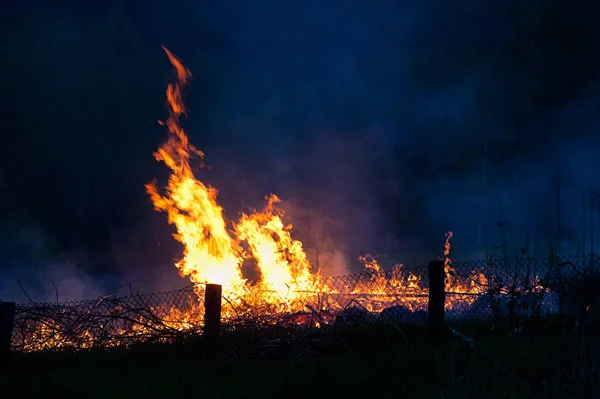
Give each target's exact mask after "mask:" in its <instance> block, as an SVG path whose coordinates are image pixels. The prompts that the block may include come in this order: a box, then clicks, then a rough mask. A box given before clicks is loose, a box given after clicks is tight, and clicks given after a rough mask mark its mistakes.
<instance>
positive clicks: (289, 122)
mask: <svg viewBox="0 0 600 399" xmlns="http://www.w3.org/2000/svg"><path fill="white" fill-rule="evenodd" d="M11 3H15V4H11ZM84 4H85V5H84ZM0 15H1V18H2V19H1V20H0V43H1V48H2V49H3V55H2V62H1V64H0V67H1V73H0V89H1V91H2V93H4V95H3V102H2V107H0V114H1V115H0V117H1V119H0V120H1V121H2V125H1V128H0V131H1V133H2V149H3V151H2V154H3V155H2V158H1V163H2V167H1V169H0V187H1V190H2V195H1V197H0V213H1V215H0V216H1V219H0V220H1V221H2V223H0V235H1V236H2V240H1V244H0V268H1V269H0V270H4V271H5V273H4V274H5V275H6V276H11V275H12V274H14V273H18V274H20V275H31V276H35V278H34V277H32V279H33V280H34V281H36V282H40V284H42V285H43V284H45V283H47V281H48V280H50V279H60V280H61V281H66V282H65V283H64V285H65V286H66V287H71V288H65V289H66V290H71V291H73V292H76V294H78V295H84V294H85V295H86V296H89V294H90V290H91V289H92V288H90V287H91V286H94V284H95V283H93V282H94V281H101V280H102V279H103V278H106V276H114V278H115V279H116V280H118V281H121V280H123V279H127V278H132V277H142V278H146V279H148V280H151V279H153V278H155V277H152V276H162V271H163V270H169V271H171V270H172V269H174V267H173V266H172V259H173V258H176V257H178V256H179V255H180V250H181V249H180V248H179V246H178V245H177V244H176V243H175V242H174V240H173V239H172V238H171V237H170V234H171V233H172V230H171V228H170V227H169V226H168V225H167V223H166V216H165V215H163V214H159V213H156V212H154V211H153V210H152V205H151V203H150V201H149V199H148V197H147V195H146V193H145V192H144V184H145V183H146V182H148V181H150V180H151V179H153V178H155V177H156V178H159V179H160V181H162V182H164V179H165V178H166V176H167V170H166V168H165V167H164V165H162V164H159V163H157V162H155V160H154V159H153V157H152V152H153V151H154V150H155V149H156V148H157V146H158V145H160V143H161V142H162V141H163V140H165V138H166V134H167V133H166V131H165V130H164V129H163V128H161V127H160V126H159V125H158V124H157V123H156V121H157V120H158V119H162V118H164V117H165V113H166V111H165V108H164V89H165V87H166V84H167V82H168V81H169V79H170V78H171V75H170V73H171V66H170V64H169V63H168V60H167V57H166V56H165V55H164V53H163V52H162V49H161V48H160V45H161V44H164V45H165V46H166V47H168V48H169V49H170V50H172V51H173V52H174V53H175V54H177V55H178V56H179V57H181V58H182V60H183V61H184V63H185V64H186V65H187V66H188V67H189V68H190V69H191V71H192V74H193V75H194V80H193V82H192V84H191V86H190V88H189V91H188V94H187V98H186V102H187V105H188V107H189V109H190V115H189V118H188V119H187V120H186V121H185V122H184V127H185V128H186V129H187V132H188V134H189V136H190V138H191V140H192V142H193V143H194V144H195V145H196V146H197V147H199V148H201V149H202V150H203V151H204V152H206V154H207V157H206V161H207V163H208V164H209V165H210V166H211V168H210V170H207V169H205V170H202V171H200V172H199V177H201V178H202V180H204V181H207V182H209V183H210V184H213V185H214V186H216V187H217V188H218V189H219V191H220V201H221V202H222V204H224V206H225V208H226V209H227V212H228V215H229V216H230V217H231V218H235V217H236V215H237V214H238V213H239V212H240V211H242V210H246V209H248V207H260V206H261V200H262V198H263V197H264V196H265V195H266V194H268V193H270V192H274V193H277V194H278V195H280V196H281V197H282V198H283V199H284V207H285V208H286V209H288V210H289V211H290V214H291V215H292V216H295V217H296V220H297V222H296V226H297V228H298V235H299V236H300V237H303V238H305V237H306V236H310V234H311V233H310V231H313V230H314V227H313V225H314V224H319V226H318V228H326V229H328V232H329V233H328V234H329V237H330V244H329V247H330V252H331V256H332V257H333V256H336V257H341V258H346V259H353V258H355V257H356V255H357V254H359V253H365V252H371V253H378V254H379V253H387V254H390V255H391V256H393V257H394V258H395V259H397V260H399V261H402V262H404V263H406V264H410V263H411V262H412V261H414V259H421V258H419V257H431V256H433V254H435V253H437V252H436V251H438V252H439V250H440V248H441V244H442V243H443V239H444V232H445V231H447V230H452V231H454V232H455V238H454V240H453V244H454V247H453V253H454V254H455V256H459V257H461V256H462V257H464V258H466V257H471V258H481V257H482V256H484V254H485V253H489V251H491V249H492V247H493V245H494V244H500V243H501V242H502V240H503V239H506V241H507V243H508V247H509V248H510V250H511V251H512V252H514V250H515V249H516V248H519V247H522V246H523V245H525V242H526V240H527V238H529V240H530V242H531V244H530V250H531V253H532V254H533V255H535V256H545V255H547V253H548V250H549V248H550V246H552V245H555V244H556V242H557V235H558V234H557V232H558V230H559V231H560V239H561V249H562V251H563V253H569V254H571V253H577V252H581V251H582V250H583V247H582V206H583V198H582V195H583V194H584V193H587V195H589V193H590V191H592V192H599V193H600V182H598V180H597V179H596V175H597V171H598V170H600V160H599V159H598V158H597V157H596V154H597V152H598V150H597V149H598V148H599V145H600V135H599V132H600V117H599V115H600V114H599V113H598V106H599V105H600V103H599V100H600V92H599V89H600V82H599V81H598V78H599V77H600V70H599V68H600V25H599V24H598V23H597V21H599V20H600V4H598V3H597V2H595V1H592V0H571V1H567V0H544V1H542V0H532V1H516V0H506V1H497V2H494V3H491V2H481V1H474V0H460V1H453V2H447V1H440V0H435V1H416V0H412V1H402V2H400V1H391V0H388V1H386V0H370V1H357V0H344V1H342V0H331V1H314V0H304V1H285V2H281V1H274V0H255V1H240V0H228V1H191V0H184V1H173V2H166V1H165V2H159V1H157V0H150V1H143V2H142V1H136V0H130V1H127V0H123V1H118V0H112V1H88V2H80V1H69V0H64V1H55V2H53V4H52V5H49V4H48V2H45V1H41V0H24V1H19V2H14V1H12V2H11V1H9V2H8V3H7V2H3V3H2V5H1V6H0ZM558 188H559V189H558ZM594 190H597V191H594ZM557 192H560V203H559V204H558V206H557ZM588 206H589V204H588ZM557 209H559V212H558V213H559V215H560V229H557V225H558V223H557ZM598 209H600V201H599V202H598V203H597V205H596V207H595V212H598ZM597 219H600V215H598V217H597ZM292 222H293V221H292ZM497 222H502V226H503V228H502V229H499V228H498V225H497ZM588 230H589V226H588ZM596 236H600V234H597V235H596ZM586 245H587V248H588V249H589V242H588V243H587V244H586ZM597 247H600V244H599V245H597ZM68 265H70V266H68ZM57 276H59V277H57ZM103 276H104V277H103ZM7 278H8V277H7ZM11 284H12V283H11ZM32 284H33V283H32ZM77 284H79V287H80V288H79V291H77V289H74V288H73V286H74V285H77ZM0 285H1V284H0ZM158 285H160V284H158ZM73 295H75V294H73ZM1 296H2V288H1V287H0V297H1Z"/></svg>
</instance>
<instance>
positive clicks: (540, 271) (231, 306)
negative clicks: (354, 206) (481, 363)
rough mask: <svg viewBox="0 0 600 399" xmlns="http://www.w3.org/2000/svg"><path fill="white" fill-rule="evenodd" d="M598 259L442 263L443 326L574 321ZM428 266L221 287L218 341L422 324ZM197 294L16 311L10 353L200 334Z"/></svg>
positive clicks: (592, 292)
mask: <svg viewBox="0 0 600 399" xmlns="http://www.w3.org/2000/svg"><path fill="white" fill-rule="evenodd" d="M599 265H600V262H598V257H594V258H590V257H589V256H588V257H584V256H581V257H572V258H548V259H529V260H502V259H493V258H489V259H486V260H483V261H476V262H454V263H452V264H450V263H447V262H446V263H445V264H443V266H444V268H445V270H444V272H445V282H444V284H443V285H444V286H443V287H442V289H443V291H444V293H445V302H442V306H443V308H444V309H443V311H444V312H445V319H446V320H448V321H450V322H452V321H473V320H494V322H499V321H503V320H508V321H511V322H514V321H516V320H520V319H523V318H527V317H531V316H534V315H549V314H554V313H569V314H577V315H582V314H584V313H585V312H587V311H589V309H590V308H597V307H598V305H600V289H599V288H600V270H599ZM429 285H430V280H429V268H428V266H418V267H412V268H404V267H394V268H392V269H391V270H387V271H376V272H370V273H362V274H354V275H347V276H340V277H331V278H328V279H317V278H315V280H314V281H311V282H304V283H303V284H293V282H292V283H289V284H287V285H286V284H284V285H281V286H276V287H265V286H263V285H260V284H259V285H244V286H240V287H225V288H224V291H223V293H222V298H221V325H222V332H223V334H224V335H227V334H229V333H236V332H240V331H244V332H252V333H253V334H254V336H255V337H261V336H264V337H267V336H269V334H270V333H272V334H275V335H277V334H279V335H280V334H281V331H283V330H285V331H287V333H289V334H299V333H301V332H307V331H315V329H320V328H326V327H333V328H336V327H346V326H359V327H360V326H368V325H372V324H377V323H379V324H385V323H399V324H405V325H406V324H412V325H423V324H426V323H428V309H429V306H430V287H429ZM205 288H206V286H205V285H202V284H200V285H193V286H189V287H185V288H182V289H179V290H175V291H169V292H161V293H155V294H138V293H135V292H132V293H131V295H129V296H125V297H115V296H104V297H100V298H97V299H95V300H90V301H82V302H64V303H59V302H55V303H28V304H19V305H17V307H16V311H15V320H14V326H13V335H12V343H11V346H12V349H13V350H18V351H40V350H48V349H62V348H72V349H81V348H92V347H104V348H107V347H116V346H127V345H131V344H133V343H139V342H168V341H173V340H176V339H178V338H181V337H186V336H193V335H198V334H201V333H202V331H203V327H204V313H205V308H204V299H205V298H204V297H205Z"/></svg>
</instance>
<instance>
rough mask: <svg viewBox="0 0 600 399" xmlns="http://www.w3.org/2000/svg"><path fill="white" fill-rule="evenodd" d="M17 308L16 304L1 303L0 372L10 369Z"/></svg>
mask: <svg viewBox="0 0 600 399" xmlns="http://www.w3.org/2000/svg"><path fill="white" fill-rule="evenodd" d="M15 308H16V305H15V303H14V302H0V371H5V370H6V369H7V367H8V361H9V358H10V347H11V341H12V333H13V324H14V322H15Z"/></svg>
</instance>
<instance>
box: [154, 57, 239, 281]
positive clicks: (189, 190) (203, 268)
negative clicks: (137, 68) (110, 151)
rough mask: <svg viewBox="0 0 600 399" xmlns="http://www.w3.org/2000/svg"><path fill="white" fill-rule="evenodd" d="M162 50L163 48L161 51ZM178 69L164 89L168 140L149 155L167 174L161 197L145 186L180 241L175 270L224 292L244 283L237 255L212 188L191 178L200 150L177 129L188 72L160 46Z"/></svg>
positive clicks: (183, 107) (182, 107) (183, 109)
mask: <svg viewBox="0 0 600 399" xmlns="http://www.w3.org/2000/svg"><path fill="white" fill-rule="evenodd" d="M163 48H164V47H163ZM164 50H165V52H166V53H167V56H168V57H169V60H170V61H171V63H172V64H173V66H174V67H175V70H176V71H177V81H176V83H174V84H169V85H168V86H167V104H168V106H169V111H170V112H169V113H170V115H169V118H168V120H167V123H166V125H167V128H168V130H169V138H168V140H167V142H166V143H164V144H163V145H162V146H161V147H160V148H159V149H158V151H157V152H156V153H155V154H154V157H155V158H156V160H157V161H162V162H164V163H165V164H166V165H167V166H168V167H169V169H171V171H172V173H171V175H170V177H169V182H168V185H167V187H166V195H164V196H163V195H161V194H159V192H158V189H157V187H156V182H151V183H149V184H147V185H146V190H147V191H148V193H149V194H150V198H151V200H152V203H153V204H154V208H155V209H156V210H158V211H163V212H166V213H167V215H168V221H169V223H170V224H174V225H175V226H176V228H177V233H176V234H175V239H177V240H178V241H180V242H181V243H183V245H184V248H185V249H184V254H183V259H182V260H180V261H178V262H177V263H176V266H177V267H178V268H179V270H180V271H181V274H182V275H184V276H189V277H190V279H191V280H192V282H195V283H202V282H211V283H217V284H222V285H223V286H224V287H226V288H227V289H232V288H233V287H236V286H239V285H241V284H243V283H244V279H243V278H242V274H241V271H240V265H241V260H242V259H241V256H240V254H241V252H240V249H239V247H238V245H237V244H236V242H235V241H234V240H233V239H232V238H231V236H230V234H229V232H228V231H227V225H226V222H225V219H224V217H223V209H222V208H221V207H220V206H219V205H218V204H217V190H216V189H215V188H214V187H210V186H207V185H205V184H204V183H202V182H201V181H199V180H197V179H196V178H195V177H194V173H193V172H192V168H191V166H190V160H191V158H192V156H197V157H199V158H203V157H204V153H202V151H199V150H197V149H196V148H195V147H194V146H193V145H192V144H190V142H189V140H188V138H187V136H186V134H185V132H184V130H183V129H182V128H181V126H180V125H179V117H180V116H181V115H182V114H184V115H185V112H186V111H185V106H184V104H183V99H182V90H183V88H184V87H185V84H186V83H187V82H188V80H189V78H190V77H191V72H190V71H189V70H188V69H187V68H186V67H184V66H183V64H182V63H181V61H180V60H179V59H178V58H177V57H175V56H174V55H173V54H172V53H171V52H170V51H169V50H168V49H166V48H164Z"/></svg>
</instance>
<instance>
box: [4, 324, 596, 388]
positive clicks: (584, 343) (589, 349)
mask: <svg viewBox="0 0 600 399" xmlns="http://www.w3.org/2000/svg"><path fill="white" fill-rule="evenodd" d="M597 326H598V324H597V323H595V322H594V323H592V322H581V321H580V322H575V321H568V320H564V319H563V318H554V319H551V320H544V321H543V322H540V321H538V322H536V323H533V324H528V325H525V326H524V327H523V328H521V329H520V330H517V332H515V330H514V329H512V328H501V329H498V328H495V329H494V330H491V329H490V326H489V325H488V326H453V327H452V328H453V329H454V331H455V332H456V333H453V332H452V330H451V329H450V328H449V331H448V333H447V334H444V335H443V336H442V337H440V338H431V337H429V336H428V334H427V333H426V331H424V330H422V329H417V328H409V327H404V328H402V327H400V326H396V327H394V326H388V327H379V328H375V327H373V328H364V329H363V328H361V329H359V330H352V331H337V332H335V335H332V336H331V337H334V339H333V338H332V339H331V340H328V341H327V342H328V343H327V344H326V345H321V346H320V347H318V348H317V349H316V350H312V351H311V350H307V349H305V350H300V351H299V350H291V349H285V348H284V347H275V348H272V349H271V350H270V351H269V352H267V351H261V352H260V355H259V354H258V353H259V352H257V351H254V352H252V353H254V356H253V357H250V356H248V354H250V353H251V352H248V351H242V350H241V349H240V350H238V351H237V352H236V353H237V354H238V355H239V356H237V358H236V357H235V356H233V353H234V352H231V351H230V352H226V353H224V355H226V356H222V358H221V360H219V361H218V363H216V364H214V365H210V363H207V361H206V359H205V357H204V356H203V351H202V348H201V344H200V343H189V342H187V343H179V344H152V345H150V344H145V345H140V346H138V347H135V348H131V349H127V350H124V349H119V350H112V351H108V352H107V351H99V350H98V351H86V352H78V353H70V352H57V353H34V354H15V356H13V359H12V362H11V365H10V368H9V370H8V371H6V372H4V374H3V375H2V379H1V381H0V392H2V393H3V395H2V397H4V398H37V397H40V398H41V397H44V398H47V397H59V398H62V397H64V398H70V397H81V398H107V397H114V398H121V397H123V398H163V397H175V398H177V397H184V396H192V397H201V398H284V397H285V398H390V397H401V398H536V399H537V398H594V397H599V396H598V394H596V392H598V388H600V378H599V377H600V357H599V356H598V355H599V354H600V345H599V344H600V337H598V334H597V333H596V331H598V329H597ZM458 334H462V335H464V336H459V335H458ZM469 338H471V339H473V341H470V340H469ZM231 342H233V341H231ZM231 342H229V341H228V343H227V344H226V346H227V345H229V348H228V349H231V348H233V346H231V345H232V344H231ZM313 349H314V348H313Z"/></svg>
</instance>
